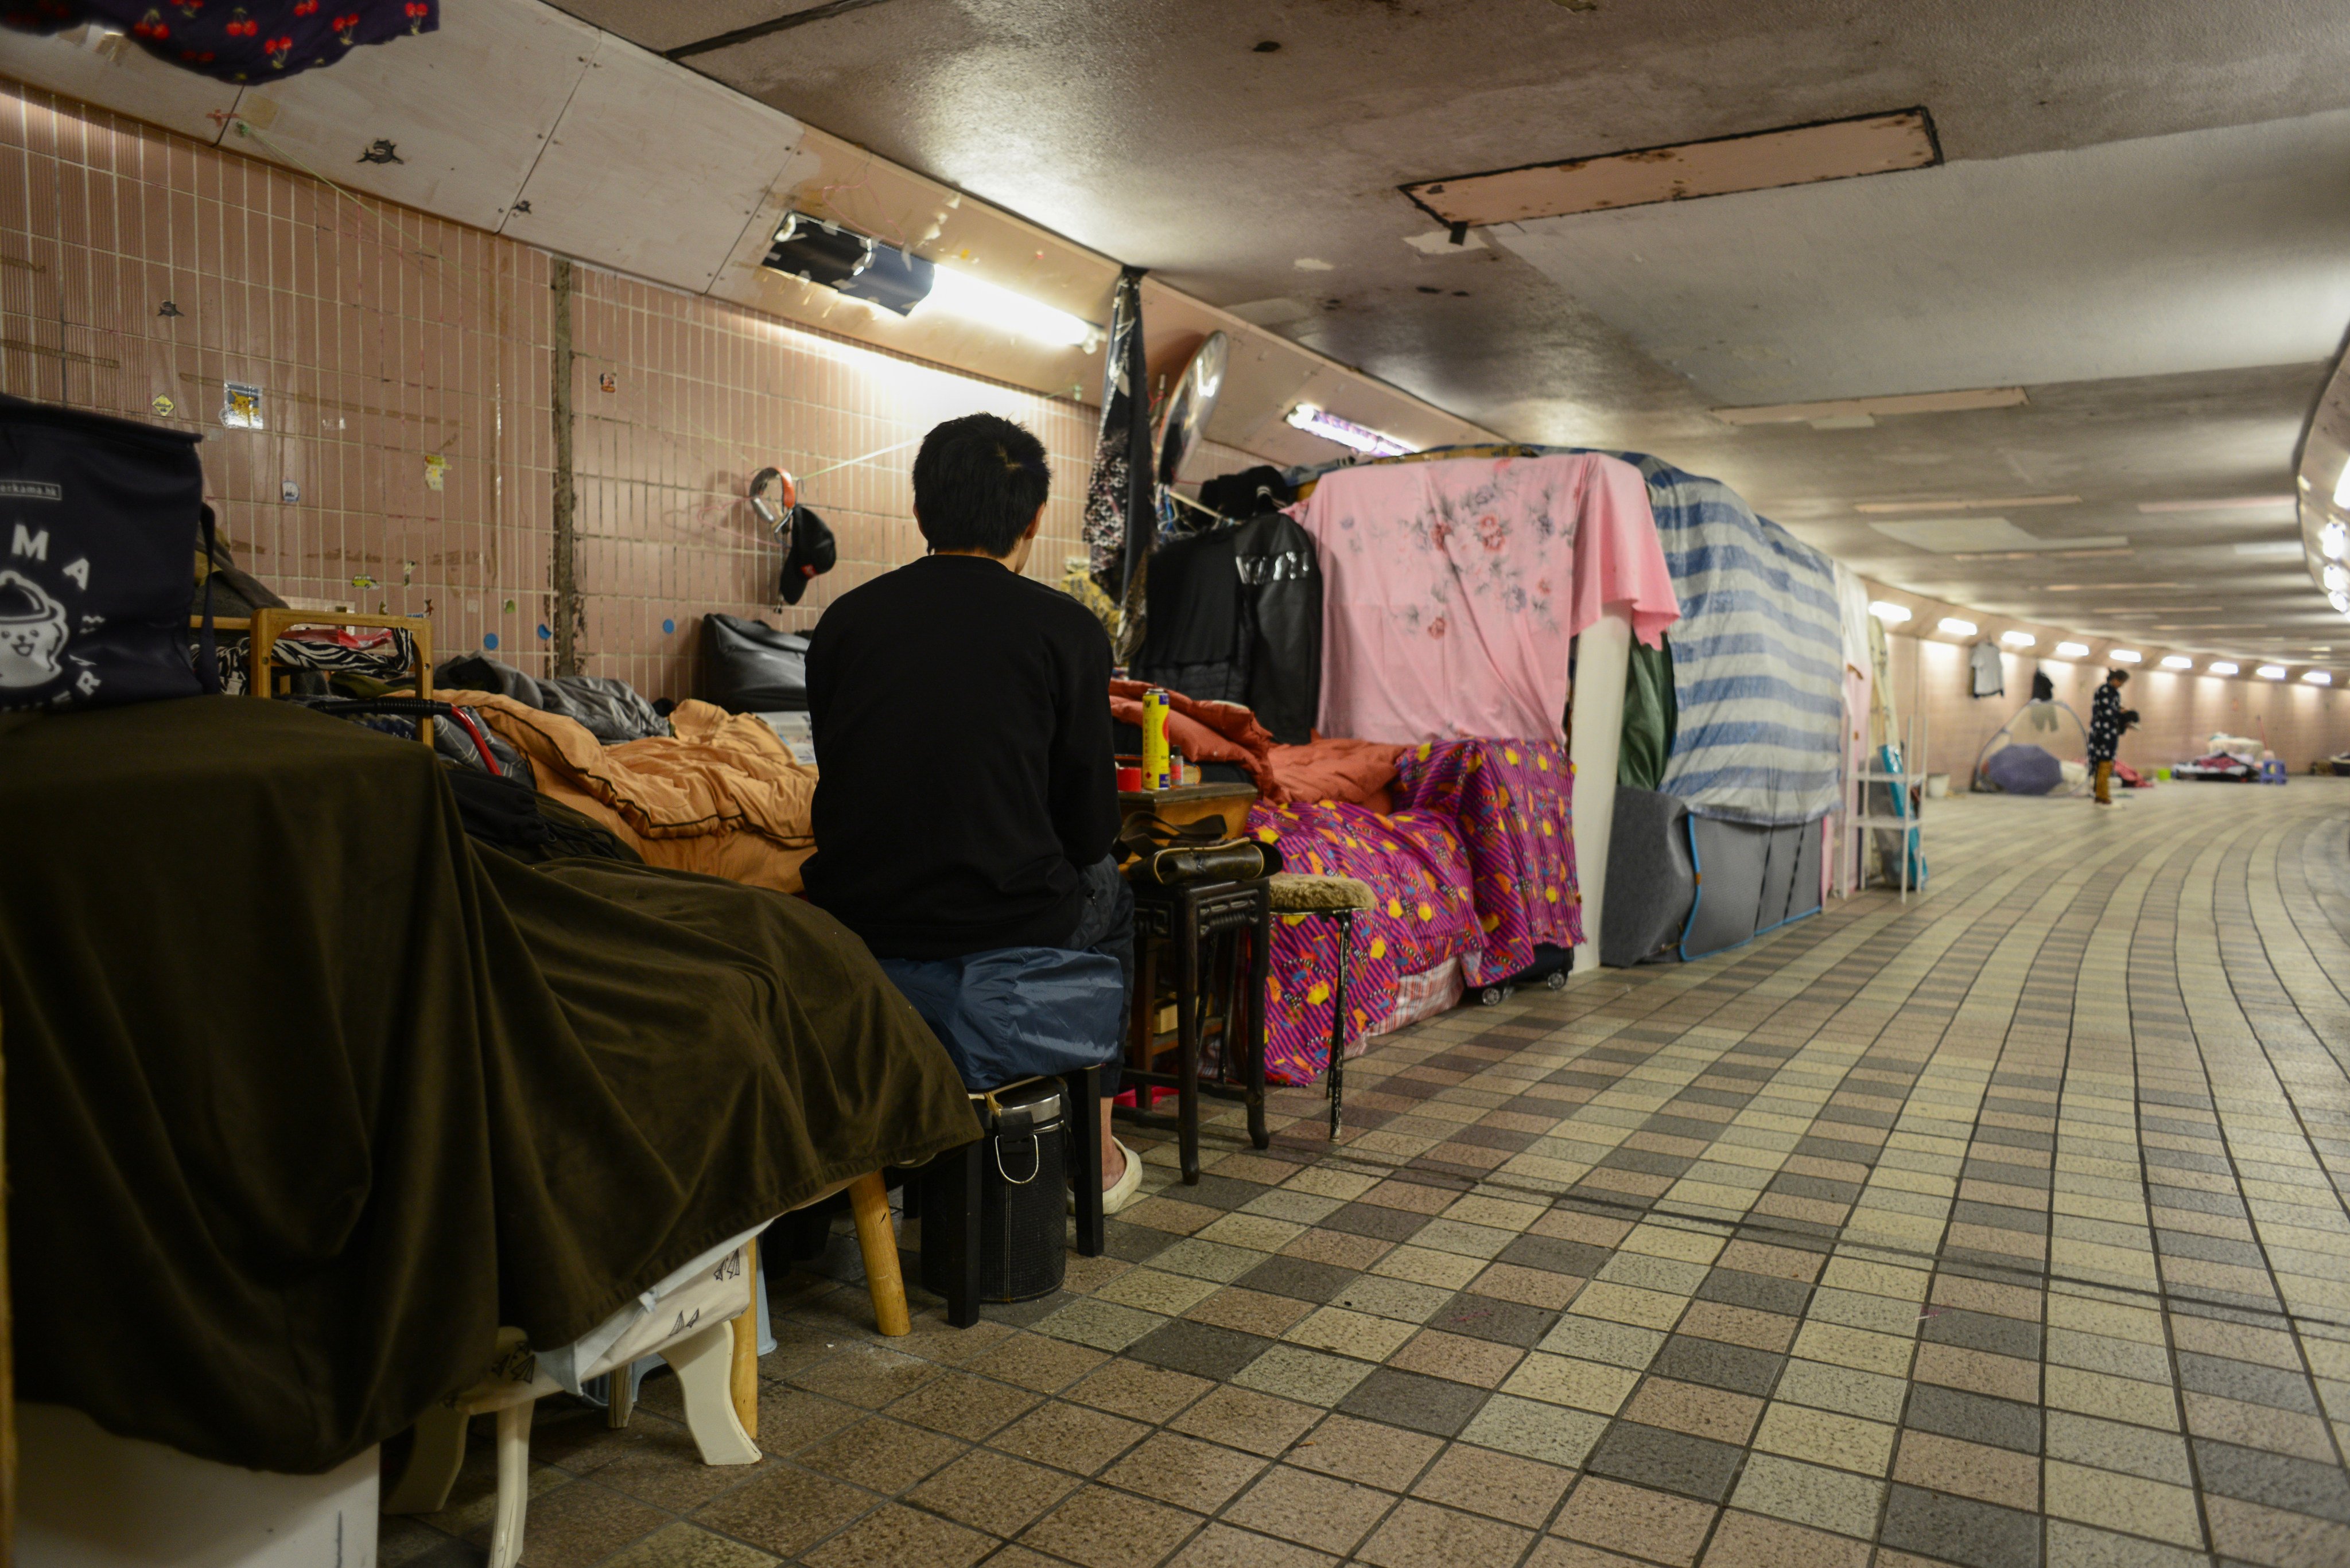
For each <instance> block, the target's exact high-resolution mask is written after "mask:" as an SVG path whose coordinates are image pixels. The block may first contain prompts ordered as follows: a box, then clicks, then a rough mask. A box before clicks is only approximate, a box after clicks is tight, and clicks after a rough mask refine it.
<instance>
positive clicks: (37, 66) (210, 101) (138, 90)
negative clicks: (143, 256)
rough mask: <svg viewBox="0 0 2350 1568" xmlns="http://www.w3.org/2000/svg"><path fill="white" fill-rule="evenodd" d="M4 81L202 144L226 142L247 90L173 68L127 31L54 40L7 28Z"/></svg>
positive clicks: (0, 67) (79, 30) (80, 30)
mask: <svg viewBox="0 0 2350 1568" xmlns="http://www.w3.org/2000/svg"><path fill="white" fill-rule="evenodd" d="M0 76H7V77H14V78H16V80H18V81H20V82H26V83H29V84H30V85H32V86H34V87H36V88H47V89H48V90H49V91H51V92H54V93H58V94H61V95H62V96H64V97H66V98H73V99H81V100H82V101H83V102H84V103H95V104H102V105H104V106H105V107H107V108H108V109H120V110H122V111H123V112H124V113H126V114H133V115H136V116H137V117H138V118H139V119H143V120H146V121H147V122H148V123H149V124H151V125H160V126H162V127H164V128H165V129H166V130H176V131H178V132H179V133H180V134H181V135H182V136H192V137H194V138H195V139H196V140H199V141H218V140H220V139H221V132H222V130H224V118H225V116H226V115H227V114H228V112H229V111H230V110H232V109H235V108H236V99H237V94H238V93H239V92H241V91H243V90H244V89H243V88H238V87H236V86H235V85H234V84H233V83H230V82H216V81H214V80H213V79H212V78H210V77H200V76H198V75H196V73H195V72H193V71H183V70H182V69H180V67H177V66H167V65H165V64H164V63H163V62H162V61H161V60H159V59H157V58H156V57H154V56H152V55H151V54H149V53H148V52H147V51H146V50H145V49H143V48H140V47H139V46H138V45H137V44H134V43H132V42H131V41H130V39H129V38H127V37H124V36H122V35H121V34H120V33H110V34H109V33H106V32H103V31H101V30H100V29H99V28H98V27H96V26H87V27H75V28H72V29H70V30H68V31H67V32H63V33H53V34H50V35H48V36H36V35H35V34H31V33H19V32H16V30H14V29H13V28H0ZM215 116H219V117H222V118H215Z"/></svg>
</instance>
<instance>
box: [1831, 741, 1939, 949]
mask: <svg viewBox="0 0 2350 1568" xmlns="http://www.w3.org/2000/svg"><path fill="white" fill-rule="evenodd" d="M1925 756H1926V724H1925V721H1924V720H1923V719H1922V718H1914V719H1911V720H1910V721H1909V724H1908V737H1907V739H1906V741H1905V743H1904V744H1903V745H1902V747H1901V767H1902V771H1901V772H1899V773H1886V772H1884V771H1883V770H1881V769H1877V768H1867V767H1864V768H1862V769H1860V770H1859V771H1858V772H1856V773H1855V774H1853V782H1854V784H1856V786H1857V787H1856V789H1855V790H1854V792H1853V795H1854V798H1853V809H1852V811H1851V813H1850V814H1849V815H1847V816H1846V818H1845V826H1846V828H1847V829H1849V830H1850V832H1851V835H1852V837H1851V841H1850V842H1851V846H1852V859H1851V861H1850V864H1851V866H1852V867H1853V880H1854V882H1855V884H1856V885H1857V884H1858V882H1859V881H1860V868H1861V867H1864V866H1866V865H1867V863H1868V861H1867V857H1866V853H1865V848H1866V839H1865V838H1864V837H1863V835H1864V834H1866V833H1867V832H1869V831H1870V830H1871V829H1877V828H1890V829H1892V830H1894V831H1895V832H1897V833H1899V834H1901V835H1902V839H1901V842H1900V846H1899V847H1898V850H1897V851H1896V854H1895V857H1894V858H1895V860H1896V862H1897V865H1896V868H1895V872H1894V875H1895V877H1896V879H1897V880H1898V884H1899V886H1900V889H1901V901H1902V902H1903V903H1904V904H1907V903H1908V901H1909V888H1910V881H1909V867H1910V863H1911V861H1912V859H1913V858H1914V857H1913V856H1912V854H1911V852H1910V846H1909V842H1908V835H1909V834H1911V833H1918V834H1919V835H1920V836H1919V839H1918V852H1919V853H1920V854H1922V853H1923V851H1924V837H1923V834H1922V829H1921V821H1920V819H1921V818H1922V817H1923V815H1925V802H1926V765H1925ZM1870 784H1889V785H1891V786H1892V787H1893V788H1894V789H1896V790H1898V791H1899V792H1900V793H1899V794H1898V795H1897V796H1896V797H1895V798H1896V799H1897V800H1899V801H1901V802H1904V803H1906V804H1907V805H1908V809H1909V813H1910V815H1907V816H1889V815H1888V816H1876V815H1870V814H1869V811H1868V786H1869V785H1870Z"/></svg>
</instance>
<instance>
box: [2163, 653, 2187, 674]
mask: <svg viewBox="0 0 2350 1568" xmlns="http://www.w3.org/2000/svg"><path fill="white" fill-rule="evenodd" d="M2162 667H2163V668H2164V669H2165V670H2192V669H2194V668H2195V661H2194V660H2193V659H2189V658H2188V657H2187V656H2186V655H2185V654H2183V653H2166V654H2164V655H2163V656H2162Z"/></svg>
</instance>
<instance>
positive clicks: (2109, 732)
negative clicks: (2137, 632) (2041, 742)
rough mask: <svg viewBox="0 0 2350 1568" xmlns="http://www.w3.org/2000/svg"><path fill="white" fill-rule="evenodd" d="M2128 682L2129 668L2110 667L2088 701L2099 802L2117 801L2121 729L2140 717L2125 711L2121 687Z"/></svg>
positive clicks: (2090, 761)
mask: <svg viewBox="0 0 2350 1568" xmlns="http://www.w3.org/2000/svg"><path fill="white" fill-rule="evenodd" d="M2128 684H2129V671H2128V670H2106V683H2105V684H2104V685H2103V686H2100V687H2098V688H2097V694H2096V696H2095V698H2094V699H2093V700H2092V701H2090V703H2089V765H2090V766H2091V767H2094V768H2095V769H2096V770H2097V804H2098V805H2113V804H2114V753H2116V751H2118V750H2120V748H2121V743H2122V732H2123V731H2124V730H2126V729H2127V728H2128V727H2129V723H2130V721H2131V720H2133V719H2136V718H2137V714H2136V713H2127V712H2124V711H2123V710H2122V688H2123V687H2124V686H2126V685H2128Z"/></svg>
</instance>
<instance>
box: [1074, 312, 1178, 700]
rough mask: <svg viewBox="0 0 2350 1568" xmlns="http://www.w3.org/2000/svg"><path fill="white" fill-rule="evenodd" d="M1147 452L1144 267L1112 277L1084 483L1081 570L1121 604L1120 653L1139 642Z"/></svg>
mask: <svg viewBox="0 0 2350 1568" xmlns="http://www.w3.org/2000/svg"><path fill="white" fill-rule="evenodd" d="M1155 477H1156V476H1155V475H1154V473H1153V472H1152V467H1151V453H1150V389H1149V365H1148V363H1147V360H1146V358H1145V356H1144V353H1143V342H1142V271H1141V269H1140V268H1139V267H1128V268H1126V269H1125V270H1124V271H1122V272H1121V273H1119V274H1118V293H1117V296H1116V298H1115V299H1114V300H1113V302H1112V304H1111V306H1110V318H1109V345H1108V352H1107V354H1106V355H1105V356H1104V364H1103V371H1102V421H1101V434H1100V436H1099V438H1098V439H1097V441H1095V443H1094V471H1093V475H1092V478H1091V480H1090V481H1089V482H1088V483H1087V485H1086V516H1085V528H1084V538H1085V545H1086V560H1087V571H1088V573H1089V574H1090V575H1091V576H1092V577H1093V580H1094V581H1095V582H1097V583H1098V584H1099V585H1101V589H1102V591H1103V592H1104V593H1106V594H1107V595H1108V596H1109V597H1111V598H1112V599H1114V600H1116V601H1117V602H1118V606H1119V611H1120V619H1119V628H1118V639H1117V643H1118V657H1119V659H1121V660H1123V659H1126V658H1128V656H1129V655H1130V654H1131V653H1132V652H1133V650H1134V649H1135V648H1136V647H1138V646H1139V645H1140V643H1141V640H1142V592H1143V584H1144V575H1143V574H1144V567H1145V566H1146V564H1147V563H1148V561H1149V556H1150V543H1151V540H1152V538H1153V537H1154V536H1155V535H1157V533H1158V522H1159V509H1158V505H1157V500H1158V497H1157V488H1158V487H1157V485H1156V483H1154V481H1155Z"/></svg>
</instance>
